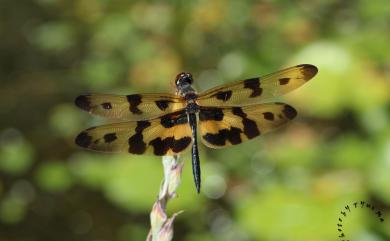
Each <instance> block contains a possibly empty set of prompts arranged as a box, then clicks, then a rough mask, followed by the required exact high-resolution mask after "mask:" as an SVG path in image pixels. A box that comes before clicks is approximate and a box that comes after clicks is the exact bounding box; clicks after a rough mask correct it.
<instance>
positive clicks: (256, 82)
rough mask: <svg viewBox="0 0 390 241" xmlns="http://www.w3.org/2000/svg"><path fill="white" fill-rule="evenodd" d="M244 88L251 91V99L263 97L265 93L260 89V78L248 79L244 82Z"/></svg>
mask: <svg viewBox="0 0 390 241" xmlns="http://www.w3.org/2000/svg"><path fill="white" fill-rule="evenodd" d="M244 88H247V89H251V90H252V93H251V95H250V96H249V97H252V98H253V97H257V96H260V95H261V92H262V91H263V90H262V89H261V88H260V79H259V78H252V79H246V80H244Z"/></svg>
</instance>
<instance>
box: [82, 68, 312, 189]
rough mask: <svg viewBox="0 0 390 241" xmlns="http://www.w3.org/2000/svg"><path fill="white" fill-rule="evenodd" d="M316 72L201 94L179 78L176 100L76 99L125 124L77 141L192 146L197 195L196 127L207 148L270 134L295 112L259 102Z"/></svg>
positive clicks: (175, 148)
mask: <svg viewBox="0 0 390 241" xmlns="http://www.w3.org/2000/svg"><path fill="white" fill-rule="evenodd" d="M317 71H318V70H317V68H316V67H315V66H313V65H309V64H301V65H297V66H294V67H290V68H287V69H284V70H280V71H278V72H275V73H272V74H269V75H266V76H263V77H260V78H251V79H245V80H241V81H238V82H234V83H231V84H227V85H223V86H219V87H215V88H212V89H210V90H208V91H205V92H203V93H201V94H198V93H197V92H196V91H195V90H194V89H193V87H192V83H193V78H192V75H191V74H190V73H180V74H179V75H177V77H176V81H175V84H176V94H175V95H174V94H133V95H109V94H88V95H80V96H78V97H77V98H76V100H75V103H76V105H77V106H78V107H80V108H81V109H83V110H85V111H88V112H89V113H92V114H95V115H100V116H104V117H107V118H112V119H117V120H122V121H124V122H120V123H114V124H107V125H102V126H97V127H92V128H89V129H86V130H84V131H83V132H81V133H80V134H79V135H78V136H77V137H76V140H75V142H76V144H77V145H79V146H81V147H84V148H88V149H92V150H96V151H103V152H129V153H132V154H153V155H157V156H163V155H176V154H179V153H181V152H183V151H184V150H186V149H187V148H188V147H190V145H191V144H192V170H193V175H194V181H195V185H196V189H197V191H198V192H199V191H200V183H201V178H200V163H199V154H198V143H197V128H198V127H199V129H200V136H201V140H202V142H203V143H204V144H205V145H206V146H208V147H211V148H222V147H227V146H231V145H237V144H240V143H242V142H243V141H246V140H249V139H252V138H255V137H257V136H259V135H260V134H263V133H265V132H268V131H271V130H273V129H275V128H277V127H279V126H281V125H283V124H285V123H286V122H288V121H289V120H291V119H293V118H294V117H295V116H296V115H297V112H296V110H295V109H294V108H293V107H291V106H290V105H287V104H284V103H278V102H275V103H262V104H261V102H264V101H265V100H267V99H270V98H272V97H275V96H279V95H283V94H285V93H287V92H290V91H292V90H294V89H296V88H298V87H299V86H301V85H303V84H304V83H306V82H307V81H308V80H310V79H311V78H312V77H313V76H314V75H316V74H317ZM197 117H198V118H197ZM197 120H199V126H198V125H197Z"/></svg>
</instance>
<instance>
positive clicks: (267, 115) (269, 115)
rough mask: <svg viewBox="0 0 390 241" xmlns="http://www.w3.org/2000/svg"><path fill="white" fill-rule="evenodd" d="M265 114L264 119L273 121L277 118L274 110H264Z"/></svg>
mask: <svg viewBox="0 0 390 241" xmlns="http://www.w3.org/2000/svg"><path fill="white" fill-rule="evenodd" d="M263 115H264V119H266V120H270V121H272V120H274V119H275V116H274V113H272V112H264V113H263Z"/></svg>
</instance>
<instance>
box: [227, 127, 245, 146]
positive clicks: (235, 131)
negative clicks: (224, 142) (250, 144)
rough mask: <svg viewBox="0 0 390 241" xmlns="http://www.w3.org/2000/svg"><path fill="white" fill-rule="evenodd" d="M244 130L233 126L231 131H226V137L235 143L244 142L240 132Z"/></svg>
mask: <svg viewBox="0 0 390 241" xmlns="http://www.w3.org/2000/svg"><path fill="white" fill-rule="evenodd" d="M241 133H242V130H241V129H240V128H237V127H231V128H230V131H228V132H226V137H227V139H228V140H229V141H230V143H232V144H233V145H237V144H240V143H241V142H242V140H241V136H240V134H241Z"/></svg>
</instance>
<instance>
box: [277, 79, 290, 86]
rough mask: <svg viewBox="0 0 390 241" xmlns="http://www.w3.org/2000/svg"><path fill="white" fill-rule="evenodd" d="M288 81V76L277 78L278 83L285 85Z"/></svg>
mask: <svg viewBox="0 0 390 241" xmlns="http://www.w3.org/2000/svg"><path fill="white" fill-rule="evenodd" d="M289 81H290V78H281V79H279V84H280V85H286V84H288V82H289Z"/></svg>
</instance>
